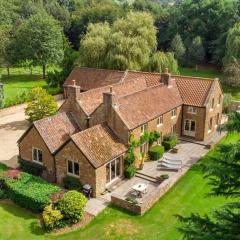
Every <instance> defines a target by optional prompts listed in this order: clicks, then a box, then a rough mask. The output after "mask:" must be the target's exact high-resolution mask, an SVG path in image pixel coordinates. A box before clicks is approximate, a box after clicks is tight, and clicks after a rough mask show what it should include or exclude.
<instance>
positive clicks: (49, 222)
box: [42, 204, 63, 231]
mask: <svg viewBox="0 0 240 240" xmlns="http://www.w3.org/2000/svg"><path fill="white" fill-rule="evenodd" d="M42 217H43V222H44V226H45V228H46V230H47V231H52V230H53V229H54V228H57V227H60V226H61V222H60V220H61V219H63V215H62V214H61V212H60V211H59V210H58V209H54V208H53V205H52V204H50V205H48V206H46V207H45V208H44V211H43V213H42Z"/></svg>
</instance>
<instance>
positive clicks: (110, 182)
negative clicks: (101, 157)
mask: <svg viewBox="0 0 240 240" xmlns="http://www.w3.org/2000/svg"><path fill="white" fill-rule="evenodd" d="M117 159H119V165H120V169H119V170H120V174H119V176H117ZM113 162H115V174H116V176H115V178H114V179H112V171H111V170H110V173H109V174H110V179H111V180H110V181H109V182H107V183H106V185H110V184H112V183H113V182H114V181H116V180H117V179H119V178H120V177H121V176H122V156H119V157H116V158H114V159H113V160H111V161H110V162H108V163H106V165H105V167H106V169H107V165H110V169H111V164H112V163H113ZM106 173H107V171H106Z"/></svg>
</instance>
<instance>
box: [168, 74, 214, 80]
mask: <svg viewBox="0 0 240 240" xmlns="http://www.w3.org/2000/svg"><path fill="white" fill-rule="evenodd" d="M172 77H182V78H192V79H196V80H197V79H199V80H211V81H214V80H215V78H205V77H193V76H185V75H172Z"/></svg>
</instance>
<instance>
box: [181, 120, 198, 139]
mask: <svg viewBox="0 0 240 240" xmlns="http://www.w3.org/2000/svg"><path fill="white" fill-rule="evenodd" d="M183 132H184V135H186V136H190V137H195V133H196V121H195V120H191V119H186V120H185V121H184V131H183Z"/></svg>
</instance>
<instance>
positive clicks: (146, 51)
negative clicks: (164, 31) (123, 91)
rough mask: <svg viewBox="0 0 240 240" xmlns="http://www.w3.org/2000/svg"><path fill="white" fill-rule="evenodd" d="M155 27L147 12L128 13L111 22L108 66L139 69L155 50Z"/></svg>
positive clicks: (144, 66)
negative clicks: (124, 16)
mask: <svg viewBox="0 0 240 240" xmlns="http://www.w3.org/2000/svg"><path fill="white" fill-rule="evenodd" d="M156 45H157V42H156V29H155V27H154V24H153V18H152V16H151V15H150V14H148V13H129V14H128V15H127V17H126V18H124V19H118V20H117V21H116V22H114V24H113V28H112V33H111V36H110V42H109V51H108V61H109V64H110V67H112V68H117V69H122V70H125V69H127V68H129V69H135V70H141V69H144V68H146V67H147V65H148V63H149V57H150V54H151V53H152V52H154V51H155V50H156Z"/></svg>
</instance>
